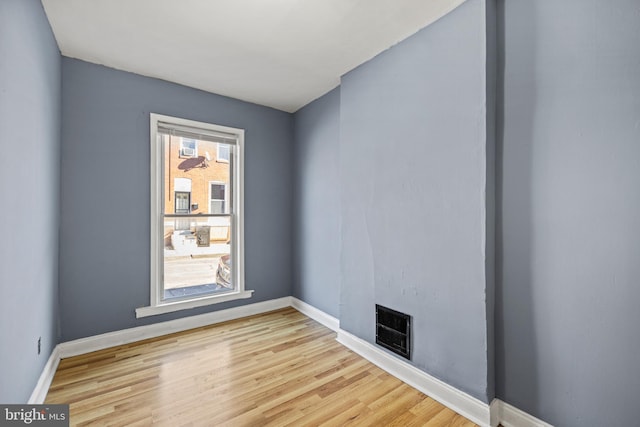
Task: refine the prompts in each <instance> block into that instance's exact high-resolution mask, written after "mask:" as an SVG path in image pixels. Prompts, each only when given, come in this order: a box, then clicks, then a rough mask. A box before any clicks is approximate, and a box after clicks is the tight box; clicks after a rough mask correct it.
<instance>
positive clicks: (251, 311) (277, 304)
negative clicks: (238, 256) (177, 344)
mask: <svg viewBox="0 0 640 427" xmlns="http://www.w3.org/2000/svg"><path fill="white" fill-rule="evenodd" d="M290 305H291V304H290V298H289V297H283V298H278V299H273V300H269V301H263V302H257V303H254V304H247V305H242V306H240V307H234V308H228V309H225V310H220V311H213V312H211V313H205V314H199V315H197V316H190V317H183V318H181V319H175V320H169V321H166V322H159V323H153V324H151V325H145V326H137V327H135V328H130V329H123V330H121V331H115V332H108V333H106V334H100V335H94V336H91V337H87V338H80V339H77V340H73V341H67V342H63V343H61V344H58V347H60V357H61V358H63V359H64V358H65V357H72V356H78V355H80V354H86V353H91V352H92V351H98V350H102V349H105V348H109V347H114V346H117V345H122V344H130V343H132V342H136V341H141V340H145V339H148V338H155V337H159V336H162V335H167V334H172V333H174V332H182V331H186V330H188V329H193V328H199V327H202V326H207V325H213V324H215V323H220V322H226V321H228V320H235V319H240V318H242V317H247V316H253V315H256V314H261V313H266V312H268V311H273V310H278V309H281V308H285V307H289V306H290Z"/></svg>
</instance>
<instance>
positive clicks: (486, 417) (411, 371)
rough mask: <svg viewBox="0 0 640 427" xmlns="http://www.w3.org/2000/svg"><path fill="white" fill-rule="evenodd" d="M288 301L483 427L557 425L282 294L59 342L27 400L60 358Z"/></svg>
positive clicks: (45, 386) (34, 398) (38, 394)
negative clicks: (440, 375) (432, 370)
mask: <svg viewBox="0 0 640 427" xmlns="http://www.w3.org/2000/svg"><path fill="white" fill-rule="evenodd" d="M286 307H293V308H294V309H296V310H298V311H299V312H300V313H302V314H304V315H305V316H307V317H309V318H311V319H313V320H315V321H317V322H318V323H320V324H322V325H324V326H325V327H327V328H329V329H331V330H333V331H336V332H337V333H338V337H337V338H336V339H337V341H338V342H339V343H341V344H342V345H344V346H346V347H348V348H349V349H351V350H353V351H355V352H356V353H358V354H359V355H361V356H362V357H364V358H365V359H367V360H368V361H369V362H371V363H373V364H374V365H377V366H379V367H380V368H382V369H384V370H385V371H387V372H388V373H390V374H391V375H393V376H394V377H396V378H398V379H399V380H401V381H403V382H405V383H407V384H408V385H410V386H412V387H414V388H416V389H417V390H419V391H421V392H423V393H425V394H427V395H429V396H430V397H431V398H433V399H435V400H437V401H438V402H440V403H442V404H443V405H445V406H446V407H448V408H450V409H452V410H454V411H456V412H457V413H459V414H460V415H462V416H464V417H466V418H468V419H469V420H471V421H473V422H474V423H476V424H478V425H480V426H482V427H489V426H491V427H496V426H497V425H498V424H502V425H503V426H504V427H553V426H552V425H551V424H548V423H545V422H544V421H541V420H539V419H537V418H535V417H533V416H532V415H529V414H527V413H526V412H523V411H521V410H519V409H518V408H516V407H514V406H511V405H509V404H508V403H506V402H503V401H501V400H499V399H494V400H493V402H491V406H489V405H487V404H486V403H484V402H481V401H480V400H478V399H476V398H475V397H473V396H470V395H468V394H466V393H464V392H462V391H460V390H458V389H457V388H455V387H453V386H451V385H449V384H447V383H445V382H443V381H441V380H439V379H437V378H435V377H432V376H431V375H429V374H427V373H426V372H424V371H421V370H420V369H418V368H416V367H415V366H413V365H411V364H409V363H407V362H404V361H402V360H400V359H398V358H396V357H394V356H392V355H390V354H388V353H387V352H385V351H384V350H382V349H380V348H378V347H376V346H374V345H373V344H370V343H369V342H367V341H364V340H363V339H361V338H358V337H356V336H355V335H352V334H350V333H349V332H347V331H345V330H342V329H340V323H339V320H338V319H336V318H335V317H333V316H331V315H329V314H327V313H325V312H323V311H322V310H319V309H317V308H316V307H314V306H312V305H310V304H307V303H306V302H304V301H301V300H299V299H298V298H295V297H283V298H278V299H273V300H269V301H263V302H257V303H254V304H247V305H243V306H240V307H234V308H229V309H226V310H220V311H214V312H211V313H205V314H200V315H197V316H191V317H184V318H181V319H175V320H169V321H166V322H160V323H153V324H151V325H145V326H138V327H135V328H129V329H123V330H121V331H115V332H108V333H105V334H100V335H94V336H91V337H87V338H80V339H77V340H73V341H67V342H63V343H60V344H58V345H57V346H56V347H55V348H54V349H53V351H52V352H51V355H50V356H49V359H48V360H47V363H46V364H45V366H44V368H43V370H42V374H40V378H39V379H38V383H37V384H36V386H35V388H34V390H33V392H32V393H31V397H29V401H28V403H29V404H40V403H43V402H44V400H45V398H46V396H47V393H48V391H49V387H50V386H51V382H52V381H53V377H54V375H55V373H56V369H57V368H58V364H59V363H60V359H64V358H67V357H72V356H79V355H81V354H86V353H91V352H93V351H98V350H103V349H105V348H109V347H114V346H117V345H123V344H130V343H133V342H136V341H141V340H144V339H148V338H155V337H159V336H162V335H167V334H171V333H174V332H181V331H186V330H188V329H193V328H199V327H202V326H207V325H213V324H216V323H221V322H226V321H229V320H235V319H240V318H243V317H247V316H254V315H256V314H262V313H267V312H269V311H274V310H279V309H282V308H286Z"/></svg>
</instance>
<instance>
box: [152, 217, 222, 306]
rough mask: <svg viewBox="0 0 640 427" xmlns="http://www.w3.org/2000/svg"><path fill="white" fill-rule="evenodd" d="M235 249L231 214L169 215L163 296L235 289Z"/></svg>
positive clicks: (191, 295) (192, 295)
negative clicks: (232, 254) (233, 259)
mask: <svg viewBox="0 0 640 427" xmlns="http://www.w3.org/2000/svg"><path fill="white" fill-rule="evenodd" d="M231 253H232V251H231V217H230V216H220V217H201V216H197V215H186V216H180V217H167V218H165V220H164V289H163V299H164V300H170V299H176V298H186V297H194V296H199V295H205V294H211V293H220V292H229V291H232V290H234V281H233V273H232V271H233V270H232V262H231V261H232V260H231Z"/></svg>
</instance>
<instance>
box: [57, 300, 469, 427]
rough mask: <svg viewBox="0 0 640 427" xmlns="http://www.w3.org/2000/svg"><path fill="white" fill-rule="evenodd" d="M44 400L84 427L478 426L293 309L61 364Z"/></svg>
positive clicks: (131, 345) (121, 347)
mask: <svg viewBox="0 0 640 427" xmlns="http://www.w3.org/2000/svg"><path fill="white" fill-rule="evenodd" d="M46 402H47V403H51V404H54V403H69V404H70V413H71V414H70V418H71V425H77V426H80V425H114V426H129V425H136V426H148V425H161V426H172V427H173V426H217V425H225V426H227V425H228V426H268V425H269V426H286V425H289V426H307V425H322V426H347V425H368V426H371V425H389V426H394V425H395V426H403V427H405V426H450V427H472V426H475V424H473V423H472V422H470V421H469V420H467V419H465V418H464V417H462V416H460V415H458V414H456V413H455V412H453V411H451V410H450V409H448V408H445V407H444V406H442V405H441V404H440V403H438V402H436V401H435V400H433V399H431V398H429V397H428V396H426V395H424V394H422V393H420V392H419V391H417V390H415V389H413V388H412V387H410V386H408V385H406V384H404V383H402V382H401V381H400V380H398V379H396V378H394V377H392V376H391V375H389V374H387V373H386V372H384V371H382V370H381V369H379V368H378V367H376V366H375V365H373V364H371V363H369V362H367V361H366V360H365V359H363V358H362V357H360V356H359V355H357V354H355V353H353V352H351V351H350V350H349V349H347V348H346V347H344V346H342V345H341V344H339V343H338V342H337V341H336V340H335V333H334V332H332V331H331V330H329V329H327V328H325V327H324V326H322V325H320V324H318V323H316V322H314V321H313V320H311V319H309V318H307V317H305V316H304V315H302V314H300V313H299V312H297V311H296V310H294V309H291V308H288V309H283V310H278V311H275V312H271V313H266V314H262V315H257V316H251V317H248V318H245V319H240V320H234V321H230V322H225V323H221V324H217V325H211V326H206V327H201V328H197V329H192V330H189V331H185V332H179V333H175V334H171V335H167V336H163V337H159V338H153V339H148V340H144V341H140V342H137V343H133V344H127V345H122V346H118V347H114V348H110V349H105V350H100V351H96V352H93V353H89V354H86V355H81V356H77V357H72V358H69V359H64V360H62V361H61V362H60V364H59V366H58V369H57V371H56V374H55V377H54V379H53V382H52V384H51V387H50V389H49V394H48V395H47V398H46Z"/></svg>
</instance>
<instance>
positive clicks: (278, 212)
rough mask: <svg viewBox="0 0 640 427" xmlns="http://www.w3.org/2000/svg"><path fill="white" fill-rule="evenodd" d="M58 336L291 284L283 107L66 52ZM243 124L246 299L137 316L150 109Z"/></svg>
mask: <svg viewBox="0 0 640 427" xmlns="http://www.w3.org/2000/svg"><path fill="white" fill-rule="evenodd" d="M62 71H63V72H62V86H63V96H62V101H63V102H62V118H63V119H62V173H61V183H62V195H61V231H60V233H61V234H60V313H61V325H62V340H63V341H67V340H71V339H75V338H80V337H86V336H89V335H95V334H99V333H103V332H108V331H115V330H119V329H124V328H129V327H133V326H138V325H143V324H148V323H153V322H158V321H162V320H169V319H174V318H178V317H184V316H191V315H195V314H199V313H203V312H208V311H215V310H220V309H224V308H229V307H234V306H238V305H243V304H249V303H254V302H259V301H264V300H269V299H273V298H279V297H283V296H288V295H291V271H292V258H291V242H292V226H291V224H292V221H293V218H292V213H291V212H292V190H291V180H292V172H291V169H292V168H291V163H292V158H293V157H292V138H293V122H292V116H291V114H288V113H284V112H281V111H277V110H274V109H270V108H266V107H261V106H258V105H255V104H249V103H246V102H242V101H238V100H233V99H230V98H226V97H222V96H218V95H213V94H210V93H206V92H202V91H198V90H195V89H190V88H187V87H184V86H180V85H177V84H173V83H168V82H164V81H161V80H157V79H152V78H147V77H142V76H139V75H135V74H131V73H126V72H122V71H117V70H114V69H110V68H106V67H103V66H98V65H93V64H89V63H86V62H82V61H78V60H74V59H69V58H63V65H62ZM150 112H154V113H160V114H167V115H171V116H176V117H183V118H188V119H192V120H199V121H205V122H211V123H216V124H220V125H225V126H232V127H238V128H243V129H245V131H246V133H245V139H246V151H245V152H246V154H245V240H246V241H245V262H246V267H245V268H246V270H245V274H246V285H245V287H246V289H253V290H255V293H254V295H253V297H252V298H251V299H247V300H241V301H234V302H230V303H222V304H217V305H214V306H209V307H204V308H197V309H192V310H186V311H181V312H176V313H171V314H167V315H160V316H153V317H147V318H143V319H136V318H135V313H134V310H135V309H136V308H137V307H143V306H147V305H149V113H150Z"/></svg>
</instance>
